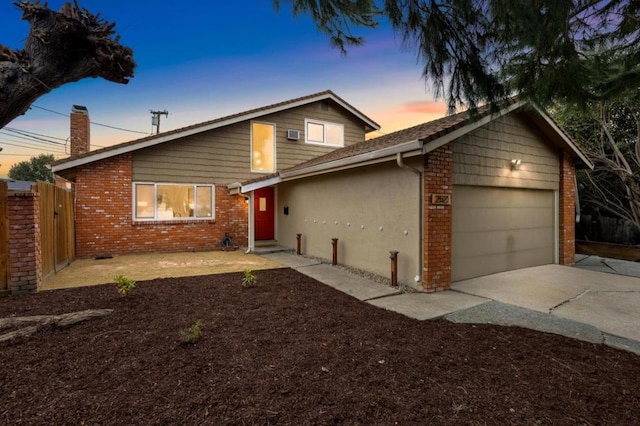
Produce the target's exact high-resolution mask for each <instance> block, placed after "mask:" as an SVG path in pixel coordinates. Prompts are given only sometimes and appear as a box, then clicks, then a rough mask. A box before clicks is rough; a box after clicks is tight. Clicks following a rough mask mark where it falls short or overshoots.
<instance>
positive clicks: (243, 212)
mask: <svg viewBox="0 0 640 426" xmlns="http://www.w3.org/2000/svg"><path fill="white" fill-rule="evenodd" d="M88 126H89V117H88V113H87V112H86V109H83V108H82V107H80V108H78V107H76V108H75V110H74V111H73V112H72V118H71V127H72V129H71V135H72V142H71V144H72V150H71V152H72V155H71V157H70V158H68V159H65V160H61V161H58V162H57V163H56V164H54V167H53V170H54V172H55V173H56V174H57V175H59V176H62V177H64V178H66V179H68V180H70V181H72V182H74V184H75V194H76V246H77V249H78V251H77V256H78V257H96V256H105V255H117V254H130V253H142V252H154V251H192V250H214V249H216V248H219V247H220V246H221V243H222V241H223V240H224V239H225V236H226V235H228V236H229V237H230V238H231V239H232V244H233V245H235V246H245V247H246V246H249V240H248V233H249V228H252V229H258V232H257V233H256V234H255V235H253V239H252V242H253V241H255V240H256V239H257V240H265V241H272V240H274V239H275V225H274V222H273V217H274V216H273V215H274V210H273V209H274V206H275V200H274V197H275V193H274V192H273V191H269V190H268V189H266V190H263V191H262V194H263V195H261V196H260V198H259V199H258V202H257V204H256V208H255V214H254V212H251V216H252V217H253V220H255V222H256V223H257V224H258V226H251V227H250V226H249V222H248V220H249V219H248V218H249V201H251V196H250V195H247V194H232V193H231V192H230V191H229V190H228V188H227V185H229V184H233V183H235V182H239V181H243V180H248V179H256V178H260V177H263V176H265V175H269V174H272V173H274V172H276V171H277V170H281V169H284V168H288V167H291V166H294V165H296V164H298V163H300V162H304V161H306V160H308V159H311V158H314V157H317V156H319V155H322V154H325V153H327V152H329V151H332V150H335V149H338V148H341V147H344V146H349V145H352V144H355V143H358V142H361V141H363V140H364V139H365V134H366V133H367V132H370V131H372V130H376V129H378V128H379V126H378V125H377V124H376V123H375V122H373V121H372V120H370V119H369V118H368V117H366V116H364V115H363V114H362V113H360V112H359V111H358V110H356V109H355V108H353V107H352V106H351V105H349V104H348V103H346V102H345V101H344V100H342V99H340V98H339V97H337V96H336V95H335V94H334V93H332V92H330V91H326V92H321V93H317V94H314V95H310V96H305V97H301V98H297V99H293V100H290V101H286V102H282V103H278V104H273V105H269V106H266V107H262V108H257V109H254V110H250V111H246V112H242V113H239V114H234V115H231V116H227V117H223V118H220V119H217V120H213V121H210V122H206V123H201V124H197V125H194V126H190V127H186V128H183V129H178V130H175V131H172V132H166V133H162V134H159V135H154V136H150V137H147V138H143V139H139V140H136V141H132V142H128V143H123V144H120V145H116V146H114V147H109V148H105V149H101V150H97V151H90V150H89V147H88V143H89V142H88V139H89V138H88V133H89V132H88ZM252 225H253V224H252Z"/></svg>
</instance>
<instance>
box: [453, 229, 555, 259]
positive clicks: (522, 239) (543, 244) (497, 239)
mask: <svg viewBox="0 0 640 426" xmlns="http://www.w3.org/2000/svg"><path fill="white" fill-rule="evenodd" d="M552 236H553V228H536V229H522V230H518V231H491V232H475V233H472V232H466V233H456V234H455V236H454V238H453V244H454V246H456V245H457V246H458V247H457V248H456V249H455V252H456V253H457V254H458V255H460V256H463V257H471V256H475V255H478V254H487V255H492V254H499V253H507V252H514V251H525V250H532V249H540V248H545V249H546V248H548V247H550V246H551V247H553V237H552Z"/></svg>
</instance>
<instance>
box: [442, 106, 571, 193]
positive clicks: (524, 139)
mask: <svg viewBox="0 0 640 426" xmlns="http://www.w3.org/2000/svg"><path fill="white" fill-rule="evenodd" d="M452 145H453V172H454V173H453V183H454V184H456V185H474V186H497V187H517V188H532V189H551V190H557V189H558V185H559V181H560V175H559V170H560V169H559V160H558V150H557V149H556V148H554V147H553V145H551V143H548V142H546V139H545V137H544V136H543V135H542V133H540V132H539V131H537V130H536V129H535V127H533V126H532V125H530V124H529V122H528V121H527V119H526V118H524V117H522V116H521V115H520V114H517V113H514V114H509V115H507V116H504V117H500V118H498V119H497V120H495V121H492V122H491V123H489V124H487V125H486V126H483V127H481V128H479V129H477V130H475V131H473V132H471V133H469V134H468V135H465V136H463V137H461V138H459V139H457V140H456V141H455V142H454V143H453V144H452ZM512 159H521V160H522V165H521V167H520V169H519V170H511V160H512Z"/></svg>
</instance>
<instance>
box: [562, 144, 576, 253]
mask: <svg viewBox="0 0 640 426" xmlns="http://www.w3.org/2000/svg"><path fill="white" fill-rule="evenodd" d="M575 174H576V170H575V166H574V164H573V161H572V159H571V157H570V156H569V153H567V152H566V151H562V152H561V154H560V206H559V207H560V209H559V210H560V211H559V214H560V218H559V238H560V241H559V251H560V253H559V254H560V256H559V257H560V258H559V262H560V264H561V265H572V264H573V263H574V262H575V256H576V242H575V238H576V192H575V191H576V186H575Z"/></svg>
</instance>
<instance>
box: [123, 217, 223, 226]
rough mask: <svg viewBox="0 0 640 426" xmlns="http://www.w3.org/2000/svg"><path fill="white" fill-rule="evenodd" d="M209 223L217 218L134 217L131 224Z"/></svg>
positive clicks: (214, 221)
mask: <svg viewBox="0 0 640 426" xmlns="http://www.w3.org/2000/svg"><path fill="white" fill-rule="evenodd" d="M195 223H197V224H208V223H216V220H215V219H161V220H158V219H155V220H153V219H151V220H136V219H134V220H133V221H132V222H131V224H132V225H133V226H149V225H153V226H158V225H187V224H188V225H192V224H195Z"/></svg>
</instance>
